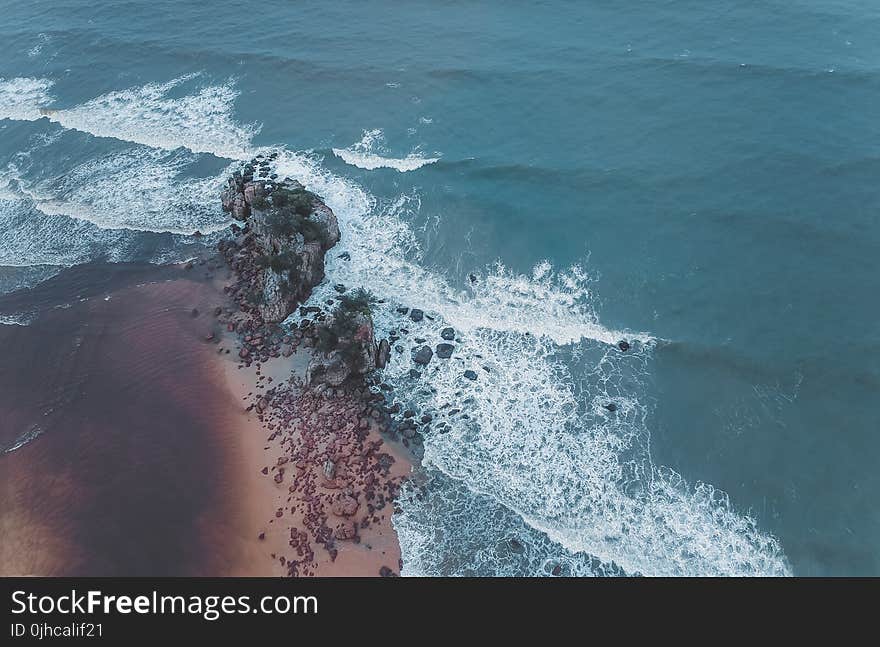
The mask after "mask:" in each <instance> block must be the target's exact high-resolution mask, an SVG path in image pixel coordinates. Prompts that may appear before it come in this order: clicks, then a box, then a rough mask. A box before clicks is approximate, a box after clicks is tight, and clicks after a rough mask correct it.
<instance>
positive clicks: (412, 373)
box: [409, 368, 422, 380]
mask: <svg viewBox="0 0 880 647" xmlns="http://www.w3.org/2000/svg"><path fill="white" fill-rule="evenodd" d="M409 376H410V377H411V378H413V379H414V380H417V379H419V378H420V377H422V374H421V373H419V372H418V371H417V370H416V369H414V368H411V369H409Z"/></svg>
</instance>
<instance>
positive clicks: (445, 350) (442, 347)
mask: <svg viewBox="0 0 880 647" xmlns="http://www.w3.org/2000/svg"><path fill="white" fill-rule="evenodd" d="M454 350H455V346H453V345H452V344H437V357H438V358H439V359H449V358H450V357H452V351H454Z"/></svg>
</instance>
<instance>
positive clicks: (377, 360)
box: [307, 290, 390, 386]
mask: <svg viewBox="0 0 880 647" xmlns="http://www.w3.org/2000/svg"><path fill="white" fill-rule="evenodd" d="M371 298H372V297H371V296H370V295H369V293H367V292H365V291H363V290H354V291H353V292H352V293H351V294H346V295H342V296H341V297H340V299H339V304H338V305H337V306H336V309H335V310H334V311H333V313H332V314H331V316H330V317H329V318H328V319H325V320H324V321H323V322H321V323H320V324H319V325H318V326H317V330H316V335H317V342H316V344H315V350H314V352H313V353H312V357H311V359H310V360H309V368H308V373H307V379H308V383H309V384H316V383H324V384H328V385H330V386H339V385H341V384H342V383H343V382H345V381H346V380H348V379H349V378H352V377H361V378H362V377H363V376H365V375H368V374H369V373H371V372H372V371H373V370H375V369H376V368H379V364H382V366H384V362H387V355H388V353H389V352H390V350H388V349H386V347H387V342H386V343H385V344H384V345H383V347H382V352H380V347H379V345H378V344H376V340H375V338H374V335H373V319H372V317H371V316H370V302H371Z"/></svg>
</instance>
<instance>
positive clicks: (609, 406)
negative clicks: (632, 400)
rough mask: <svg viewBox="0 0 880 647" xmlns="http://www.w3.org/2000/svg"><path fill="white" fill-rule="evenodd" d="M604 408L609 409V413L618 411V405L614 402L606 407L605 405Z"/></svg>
mask: <svg viewBox="0 0 880 647" xmlns="http://www.w3.org/2000/svg"><path fill="white" fill-rule="evenodd" d="M604 406H605V408H606V409H608V410H609V411H612V412H613V411H617V405H616V404H614V403H613V402H609V403H608V404H606V405H604Z"/></svg>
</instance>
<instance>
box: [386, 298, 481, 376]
mask: <svg viewBox="0 0 880 647" xmlns="http://www.w3.org/2000/svg"><path fill="white" fill-rule="evenodd" d="M397 312H398V313H400V314H402V315H404V316H408V317H409V319H410V320H412V321H413V322H416V323H418V322H420V321H422V320H423V319H425V318H426V317H427V318H428V319H431V317H429V316H428V315H426V314H425V313H424V311H422V310H418V309H416V308H413V309H412V310H410V309H409V308H407V307H400V308H398V309H397ZM407 334H409V330H408V329H406V328H404V327H399V328H398V330H394V331H392V332H391V334H390V336H389V339H390V342H391V343H395V342H396V341H397V340H398V339H400V338H401V335H407ZM440 338H441V339H442V340H443V341H442V342H439V343H437V344H436V345H434V347H433V348H432V347H431V346H430V345H428V344H426V342H427V341H428V340H427V339H424V338H421V337H416V338H415V339H414V341H415V342H416V344H418V346H416V347H415V348H414V349H413V350H412V361H413V363H414V364H416V365H417V366H418V367H419V368H422V369H424V367H426V366H428V364H430V363H431V360H432V359H434V357H436V358H437V359H450V358H451V357H452V355H453V353H454V352H455V348H456V346H455V344H453V343H451V342H454V341H455V342H457V341H459V340H456V334H455V329H454V328H452V327H446V328H443V329H442V330H441V331H440ZM395 349H396V350H397V351H398V352H401V353H402V352H403V346H400V345H398V346H396V347H395ZM409 375H410V377H412V378H415V379H418V378H420V377H421V376H422V373H421V371H420V370H418V369H417V368H413V369H410V372H409ZM462 375H463V376H464V377H465V378H467V379H468V380H471V381H474V380H476V379H477V372H476V371H473V370H470V369H468V370H466V371H464V372H463V373H462Z"/></svg>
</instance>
